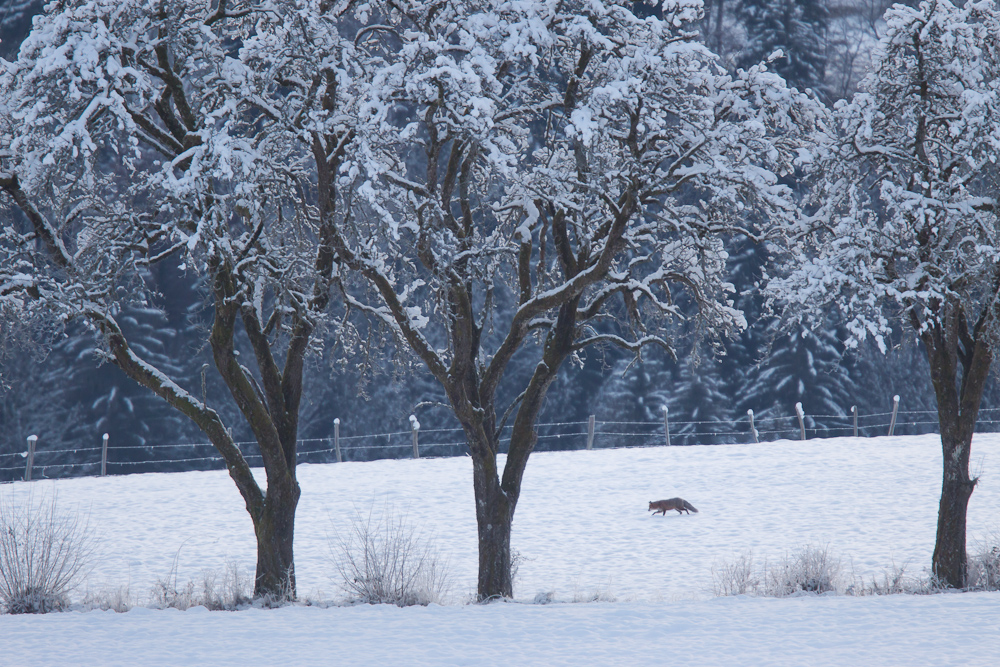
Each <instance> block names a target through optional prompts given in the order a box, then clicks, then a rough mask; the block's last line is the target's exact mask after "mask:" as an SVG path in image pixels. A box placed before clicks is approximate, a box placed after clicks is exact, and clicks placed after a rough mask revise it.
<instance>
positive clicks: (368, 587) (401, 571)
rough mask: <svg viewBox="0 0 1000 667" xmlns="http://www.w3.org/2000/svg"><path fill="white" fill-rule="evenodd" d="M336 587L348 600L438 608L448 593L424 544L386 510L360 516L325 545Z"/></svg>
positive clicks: (443, 576) (436, 562) (439, 566)
mask: <svg viewBox="0 0 1000 667" xmlns="http://www.w3.org/2000/svg"><path fill="white" fill-rule="evenodd" d="M331 547H332V548H331V550H332V555H333V559H334V562H335V565H336V568H337V571H338V573H339V574H340V586H341V588H342V589H343V591H344V593H345V594H346V595H347V598H348V600H349V601H351V602H360V603H367V604H386V603H387V604H394V605H397V606H400V607H406V606H410V605H427V604H431V603H437V604H440V603H441V601H442V600H443V599H444V597H445V595H446V593H447V589H448V576H447V573H446V571H445V567H444V564H443V563H442V562H441V560H440V559H439V558H438V556H437V553H436V552H435V551H434V549H433V548H432V546H431V545H430V543H429V542H428V541H427V540H425V539H423V538H421V537H420V536H418V535H417V534H416V532H415V531H414V529H413V528H412V527H410V526H408V525H407V524H406V522H405V520H404V519H403V518H402V517H397V516H395V515H394V514H393V511H392V509H391V508H390V507H386V508H385V509H384V510H383V511H382V513H381V514H380V515H378V516H376V515H375V513H374V512H373V511H369V512H368V516H367V517H363V516H361V515H360V514H358V515H357V516H355V517H354V518H353V520H352V521H351V528H350V530H349V531H348V532H347V533H346V534H341V533H338V534H336V535H335V536H334V538H333V543H332V545H331Z"/></svg>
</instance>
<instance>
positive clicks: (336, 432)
mask: <svg viewBox="0 0 1000 667" xmlns="http://www.w3.org/2000/svg"><path fill="white" fill-rule="evenodd" d="M333 448H334V449H335V450H336V451H337V463H343V462H344V458H343V457H342V456H341V455H340V417H337V418H336V419H334V420H333Z"/></svg>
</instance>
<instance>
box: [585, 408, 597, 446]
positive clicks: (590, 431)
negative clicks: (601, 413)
mask: <svg viewBox="0 0 1000 667" xmlns="http://www.w3.org/2000/svg"><path fill="white" fill-rule="evenodd" d="M596 420H597V417H596V416H594V415H590V418H589V419H587V449H593V448H594V425H595V423H596Z"/></svg>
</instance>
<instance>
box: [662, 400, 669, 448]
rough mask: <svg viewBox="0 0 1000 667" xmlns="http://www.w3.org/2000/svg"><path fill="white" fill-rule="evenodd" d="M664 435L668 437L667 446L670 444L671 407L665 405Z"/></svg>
mask: <svg viewBox="0 0 1000 667" xmlns="http://www.w3.org/2000/svg"><path fill="white" fill-rule="evenodd" d="M663 435H665V436H666V438H667V447H669V446H670V408H668V407H667V406H665V405H664V406H663Z"/></svg>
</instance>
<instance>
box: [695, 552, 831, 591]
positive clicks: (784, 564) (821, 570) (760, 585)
mask: <svg viewBox="0 0 1000 667" xmlns="http://www.w3.org/2000/svg"><path fill="white" fill-rule="evenodd" d="M712 582H713V589H714V592H715V594H716V595H720V596H725V595H766V596H769V597H788V596H789V595H795V594H796V593H829V592H837V590H838V585H839V583H840V560H839V559H836V560H835V559H833V558H831V557H830V554H829V551H828V550H827V549H826V548H825V547H824V548H822V549H820V548H815V547H808V546H807V547H805V548H804V549H802V550H801V551H799V552H797V553H795V554H793V555H791V556H786V557H785V558H784V559H782V560H781V561H780V562H779V563H777V564H776V565H769V564H768V563H767V561H765V562H764V564H763V566H761V567H760V568H758V567H756V566H755V565H754V559H753V552H752V551H750V550H747V551H744V552H742V553H741V554H740V555H739V556H738V557H737V558H736V560H735V561H734V562H731V563H728V562H721V563H717V564H716V565H714V566H713V567H712Z"/></svg>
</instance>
